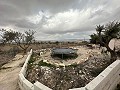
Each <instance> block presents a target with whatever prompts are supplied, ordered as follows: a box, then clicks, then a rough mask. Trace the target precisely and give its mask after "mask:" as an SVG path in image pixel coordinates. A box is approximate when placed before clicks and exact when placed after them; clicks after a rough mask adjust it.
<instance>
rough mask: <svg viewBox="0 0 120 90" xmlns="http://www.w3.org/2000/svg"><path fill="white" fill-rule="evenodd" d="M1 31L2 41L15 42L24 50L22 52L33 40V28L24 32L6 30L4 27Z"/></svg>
mask: <svg viewBox="0 0 120 90" xmlns="http://www.w3.org/2000/svg"><path fill="white" fill-rule="evenodd" d="M2 31H3V32H4V33H3V35H2V40H3V41H4V43H15V44H16V45H17V46H19V47H20V48H21V49H22V50H23V51H24V53H25V52H26V51H27V49H28V47H29V46H30V44H31V43H32V42H33V41H35V37H34V34H35V31H33V30H29V31H25V33H20V32H17V31H12V30H9V31H6V30H5V29H4V30H3V29H2Z"/></svg>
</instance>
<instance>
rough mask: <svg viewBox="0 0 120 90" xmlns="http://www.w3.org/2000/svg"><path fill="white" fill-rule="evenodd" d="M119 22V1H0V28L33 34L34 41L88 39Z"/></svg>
mask: <svg viewBox="0 0 120 90" xmlns="http://www.w3.org/2000/svg"><path fill="white" fill-rule="evenodd" d="M119 19H120V0H0V28H6V29H13V30H16V31H20V32H23V31H26V30H29V29H32V30H35V31H36V34H35V36H36V39H38V40H64V39H84V38H86V39H88V38H89V35H90V34H92V33H94V32H95V27H96V25H98V24H105V23H107V22H110V21H113V20H117V21H119Z"/></svg>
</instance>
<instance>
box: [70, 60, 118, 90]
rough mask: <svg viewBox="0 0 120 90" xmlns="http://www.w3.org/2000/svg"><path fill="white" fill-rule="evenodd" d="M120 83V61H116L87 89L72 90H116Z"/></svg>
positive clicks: (87, 86) (77, 89)
mask: <svg viewBox="0 0 120 90" xmlns="http://www.w3.org/2000/svg"><path fill="white" fill-rule="evenodd" d="M119 82H120V60H116V61H115V62H113V63H112V64H111V65H110V66H108V67H107V68H106V69H105V70H104V71H103V72H102V73H100V74H99V75H98V76H97V77H96V78H95V79H93V80H92V81H91V82H90V83H88V84H87V85H86V86H85V87H83V88H75V89H70V90H115V88H116V86H117V84H118V83H119Z"/></svg>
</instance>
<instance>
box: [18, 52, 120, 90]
mask: <svg viewBox="0 0 120 90" xmlns="http://www.w3.org/2000/svg"><path fill="white" fill-rule="evenodd" d="M31 55H32V50H31V51H30V52H29V53H28V56H27V59H26V61H25V63H24V65H23V67H22V69H21V71H20V73H19V82H18V83H19V86H20V89H21V90H52V89H50V88H48V87H47V86H45V85H43V84H42V83H40V82H38V81H37V82H35V83H34V84H32V83H31V82H29V81H28V80H27V79H26V78H25V77H26V70H27V63H28V61H29V60H30V58H31ZM119 82H120V60H116V61H115V62H113V63H112V64H111V65H110V66H108V67H107V68H106V69H105V70H104V71H103V72H102V73H100V74H99V75H98V76H97V77H96V78H95V79H93V80H92V81H91V82H90V83H88V84H87V85H86V86H85V87H82V88H74V89H69V90H114V89H115V88H116V86H117V84H118V83H119Z"/></svg>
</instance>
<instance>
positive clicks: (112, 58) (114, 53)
mask: <svg viewBox="0 0 120 90" xmlns="http://www.w3.org/2000/svg"><path fill="white" fill-rule="evenodd" d="M110 54H111V60H110V61H111V63H113V62H114V61H115V60H116V59H117V55H116V52H115V51H113V50H112V51H110Z"/></svg>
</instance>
